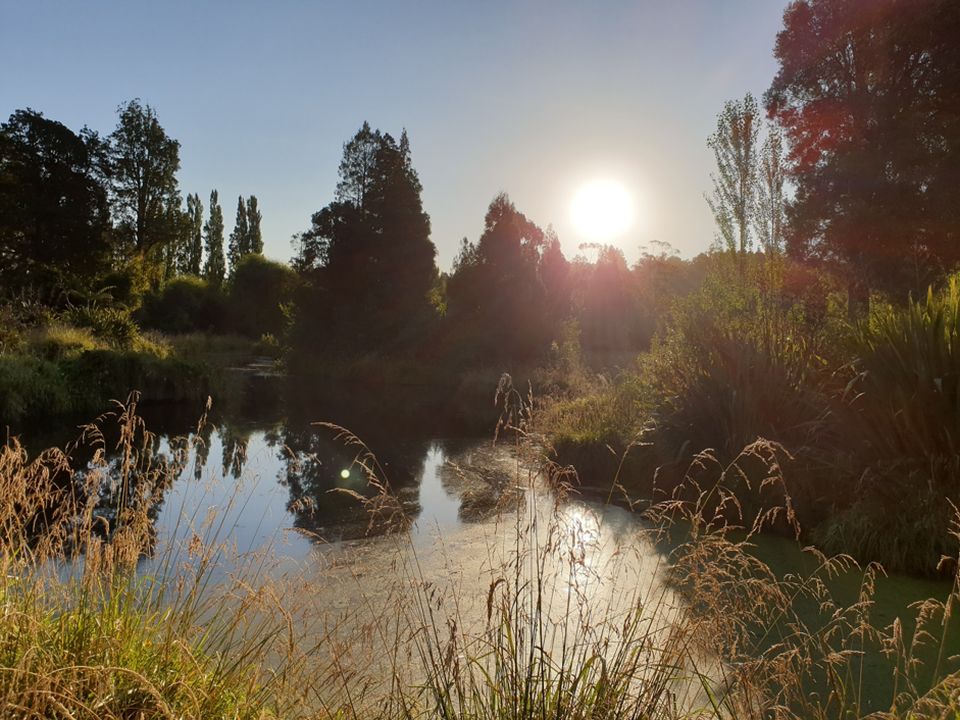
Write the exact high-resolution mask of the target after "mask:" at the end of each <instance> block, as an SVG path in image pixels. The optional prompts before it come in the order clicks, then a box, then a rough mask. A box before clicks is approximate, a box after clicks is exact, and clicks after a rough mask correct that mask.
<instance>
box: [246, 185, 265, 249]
mask: <svg viewBox="0 0 960 720" xmlns="http://www.w3.org/2000/svg"><path fill="white" fill-rule="evenodd" d="M260 220H261V216H260V208H259V205H258V203H257V196H256V195H251V196H250V197H249V198H247V249H246V252H247V253H254V254H257V255H263V232H262V231H261V230H260Z"/></svg>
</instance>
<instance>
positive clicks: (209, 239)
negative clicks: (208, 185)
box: [203, 190, 227, 285]
mask: <svg viewBox="0 0 960 720" xmlns="http://www.w3.org/2000/svg"><path fill="white" fill-rule="evenodd" d="M203 236H204V242H205V243H206V248H207V262H206V265H205V266H204V269H203V276H204V277H205V278H206V279H207V282H209V283H210V284H211V285H220V283H222V282H223V278H224V275H226V272H227V268H226V259H225V258H224V255H223V209H222V208H221V207H220V201H219V198H218V196H217V191H216V190H213V191H211V193H210V217H209V218H208V219H207V222H206V224H205V225H204V226H203Z"/></svg>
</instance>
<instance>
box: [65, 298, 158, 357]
mask: <svg viewBox="0 0 960 720" xmlns="http://www.w3.org/2000/svg"><path fill="white" fill-rule="evenodd" d="M64 317H65V319H66V320H67V321H68V322H69V323H70V324H72V325H76V326H77V327H83V328H90V330H92V331H93V334H94V335H95V336H96V337H98V338H99V339H101V340H104V341H106V342H107V343H109V344H110V345H112V346H113V347H116V348H119V349H121V350H129V349H131V348H132V347H133V346H134V345H135V344H136V342H137V340H138V339H139V337H140V328H139V327H138V326H137V323H136V322H135V321H134V319H133V318H132V317H131V316H130V313H129V312H128V311H127V310H124V309H122V308H118V307H103V306H99V305H82V306H80V307H74V308H70V309H69V310H67V312H66V313H64Z"/></svg>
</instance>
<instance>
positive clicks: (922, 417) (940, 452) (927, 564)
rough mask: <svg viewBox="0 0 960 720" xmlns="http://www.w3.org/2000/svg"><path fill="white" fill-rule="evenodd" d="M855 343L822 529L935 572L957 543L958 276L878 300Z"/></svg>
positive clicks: (890, 563) (893, 560) (895, 564)
mask: <svg viewBox="0 0 960 720" xmlns="http://www.w3.org/2000/svg"><path fill="white" fill-rule="evenodd" d="M853 352H854V355H855V358H856V360H855V361H854V363H853V364H852V365H851V368H852V370H853V373H852V374H851V377H850V380H849V382H848V384H847V387H846V391H845V394H844V398H843V403H842V405H841V408H840V411H839V414H838V420H839V423H841V424H842V425H843V428H842V431H841V433H840V437H841V439H842V442H843V443H844V444H845V446H846V448H847V450H848V457H847V465H846V467H845V468H843V469H844V470H846V475H847V477H848V478H849V480H848V489H847V498H842V499H841V500H846V503H842V502H841V503H838V504H839V505H840V508H839V509H840V510H841V512H838V513H836V514H835V516H834V517H833V518H831V519H830V520H829V521H828V522H827V523H826V524H825V526H824V527H823V528H822V529H821V532H820V533H819V535H818V537H819V539H820V541H821V542H822V543H823V544H824V546H825V547H827V548H830V549H838V548H840V547H846V548H856V549H857V551H858V553H859V554H861V555H862V556H866V557H872V558H877V559H879V560H882V561H883V562H884V564H885V565H886V566H887V567H889V568H891V569H896V570H900V569H910V570H914V571H921V572H925V573H928V574H933V573H935V572H936V571H937V567H938V566H939V564H940V561H941V558H942V557H943V556H944V555H949V556H952V555H954V554H955V552H956V549H957V546H956V543H955V539H954V538H953V537H952V536H951V534H950V533H949V530H950V523H951V522H952V520H953V515H954V511H953V509H952V506H951V505H950V502H948V500H949V501H952V502H956V501H957V499H958V498H960V277H958V276H954V277H951V278H950V280H949V282H948V284H947V286H946V287H945V288H944V289H942V290H941V291H939V292H935V291H934V290H933V289H932V288H931V289H930V290H929V291H928V293H927V297H926V298H925V299H924V300H911V301H910V302H908V303H907V305H906V306H905V307H893V306H889V305H879V306H876V305H875V307H874V309H873V312H872V313H871V316H870V317H869V319H868V321H867V322H865V323H863V324H862V325H861V326H860V327H859V328H858V332H857V334H856V337H855V345H854V348H853ZM891 508H897V509H898V512H890V509H891Z"/></svg>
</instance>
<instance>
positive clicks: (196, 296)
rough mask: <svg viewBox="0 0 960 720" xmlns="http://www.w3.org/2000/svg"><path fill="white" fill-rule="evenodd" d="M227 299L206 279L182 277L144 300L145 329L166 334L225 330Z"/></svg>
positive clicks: (141, 317) (141, 313)
mask: <svg viewBox="0 0 960 720" xmlns="http://www.w3.org/2000/svg"><path fill="white" fill-rule="evenodd" d="M227 314H228V311H227V307H226V296H225V295H224V293H223V292H222V291H221V290H220V288H219V287H218V286H216V285H214V284H211V283H210V282H208V281H207V280H205V279H202V278H198V277H193V276H190V275H184V276H181V277H178V278H174V279H173V280H171V281H170V282H168V283H167V284H166V285H165V286H164V287H163V289H162V290H159V291H157V292H154V293H152V294H150V295H148V296H147V297H146V298H144V303H143V307H142V308H141V309H140V312H139V318H140V321H141V322H142V323H143V325H144V327H148V328H152V329H155V330H162V331H163V332H168V333H186V332H194V331H203V332H218V331H221V332H222V331H224V330H225V329H226V327H227Z"/></svg>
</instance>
